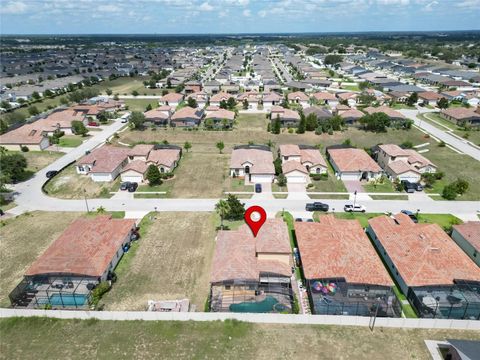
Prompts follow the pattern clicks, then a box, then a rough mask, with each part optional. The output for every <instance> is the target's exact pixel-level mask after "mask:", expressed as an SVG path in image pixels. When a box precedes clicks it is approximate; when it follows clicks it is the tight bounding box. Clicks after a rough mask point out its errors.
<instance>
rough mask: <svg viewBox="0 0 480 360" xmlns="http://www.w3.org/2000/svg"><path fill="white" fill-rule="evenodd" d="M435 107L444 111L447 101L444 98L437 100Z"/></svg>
mask: <svg viewBox="0 0 480 360" xmlns="http://www.w3.org/2000/svg"><path fill="white" fill-rule="evenodd" d="M437 106H438V107H439V108H440V109H446V108H448V100H447V99H445V98H444V97H442V98H440V99H438V101H437Z"/></svg>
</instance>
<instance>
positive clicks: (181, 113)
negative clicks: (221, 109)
mask: <svg viewBox="0 0 480 360" xmlns="http://www.w3.org/2000/svg"><path fill="white" fill-rule="evenodd" d="M202 117H203V109H199V108H195V109H194V108H191V107H190V106H185V107H183V108H181V109H180V110H177V111H175V113H174V114H173V115H172V117H171V118H170V125H171V126H173V127H196V126H199V125H200V123H201V121H202Z"/></svg>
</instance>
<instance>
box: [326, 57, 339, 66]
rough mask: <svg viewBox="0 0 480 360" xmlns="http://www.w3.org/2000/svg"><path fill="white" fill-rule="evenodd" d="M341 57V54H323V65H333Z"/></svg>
mask: <svg viewBox="0 0 480 360" xmlns="http://www.w3.org/2000/svg"><path fill="white" fill-rule="evenodd" d="M342 60H343V57H342V56H341V55H327V56H325V60H324V63H325V65H335V64H338V63H341V62H342Z"/></svg>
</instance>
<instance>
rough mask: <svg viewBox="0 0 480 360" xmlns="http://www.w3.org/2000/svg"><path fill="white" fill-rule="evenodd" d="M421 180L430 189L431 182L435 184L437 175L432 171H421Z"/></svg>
mask: <svg viewBox="0 0 480 360" xmlns="http://www.w3.org/2000/svg"><path fill="white" fill-rule="evenodd" d="M422 180H423V182H424V184H425V186H426V187H428V188H430V189H431V188H432V187H433V184H435V181H437V177H436V176H435V174H433V173H423V174H422Z"/></svg>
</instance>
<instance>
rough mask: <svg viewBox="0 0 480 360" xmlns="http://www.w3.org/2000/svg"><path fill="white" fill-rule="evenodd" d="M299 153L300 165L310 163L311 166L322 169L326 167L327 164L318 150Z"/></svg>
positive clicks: (304, 150) (302, 150) (306, 150)
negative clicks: (320, 166) (321, 167)
mask: <svg viewBox="0 0 480 360" xmlns="http://www.w3.org/2000/svg"><path fill="white" fill-rule="evenodd" d="M300 152H301V162H302V164H304V163H306V162H310V163H312V165H322V166H323V167H327V162H326V161H325V159H324V158H323V156H322V154H321V153H320V151H319V150H317V149H301V150H300Z"/></svg>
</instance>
